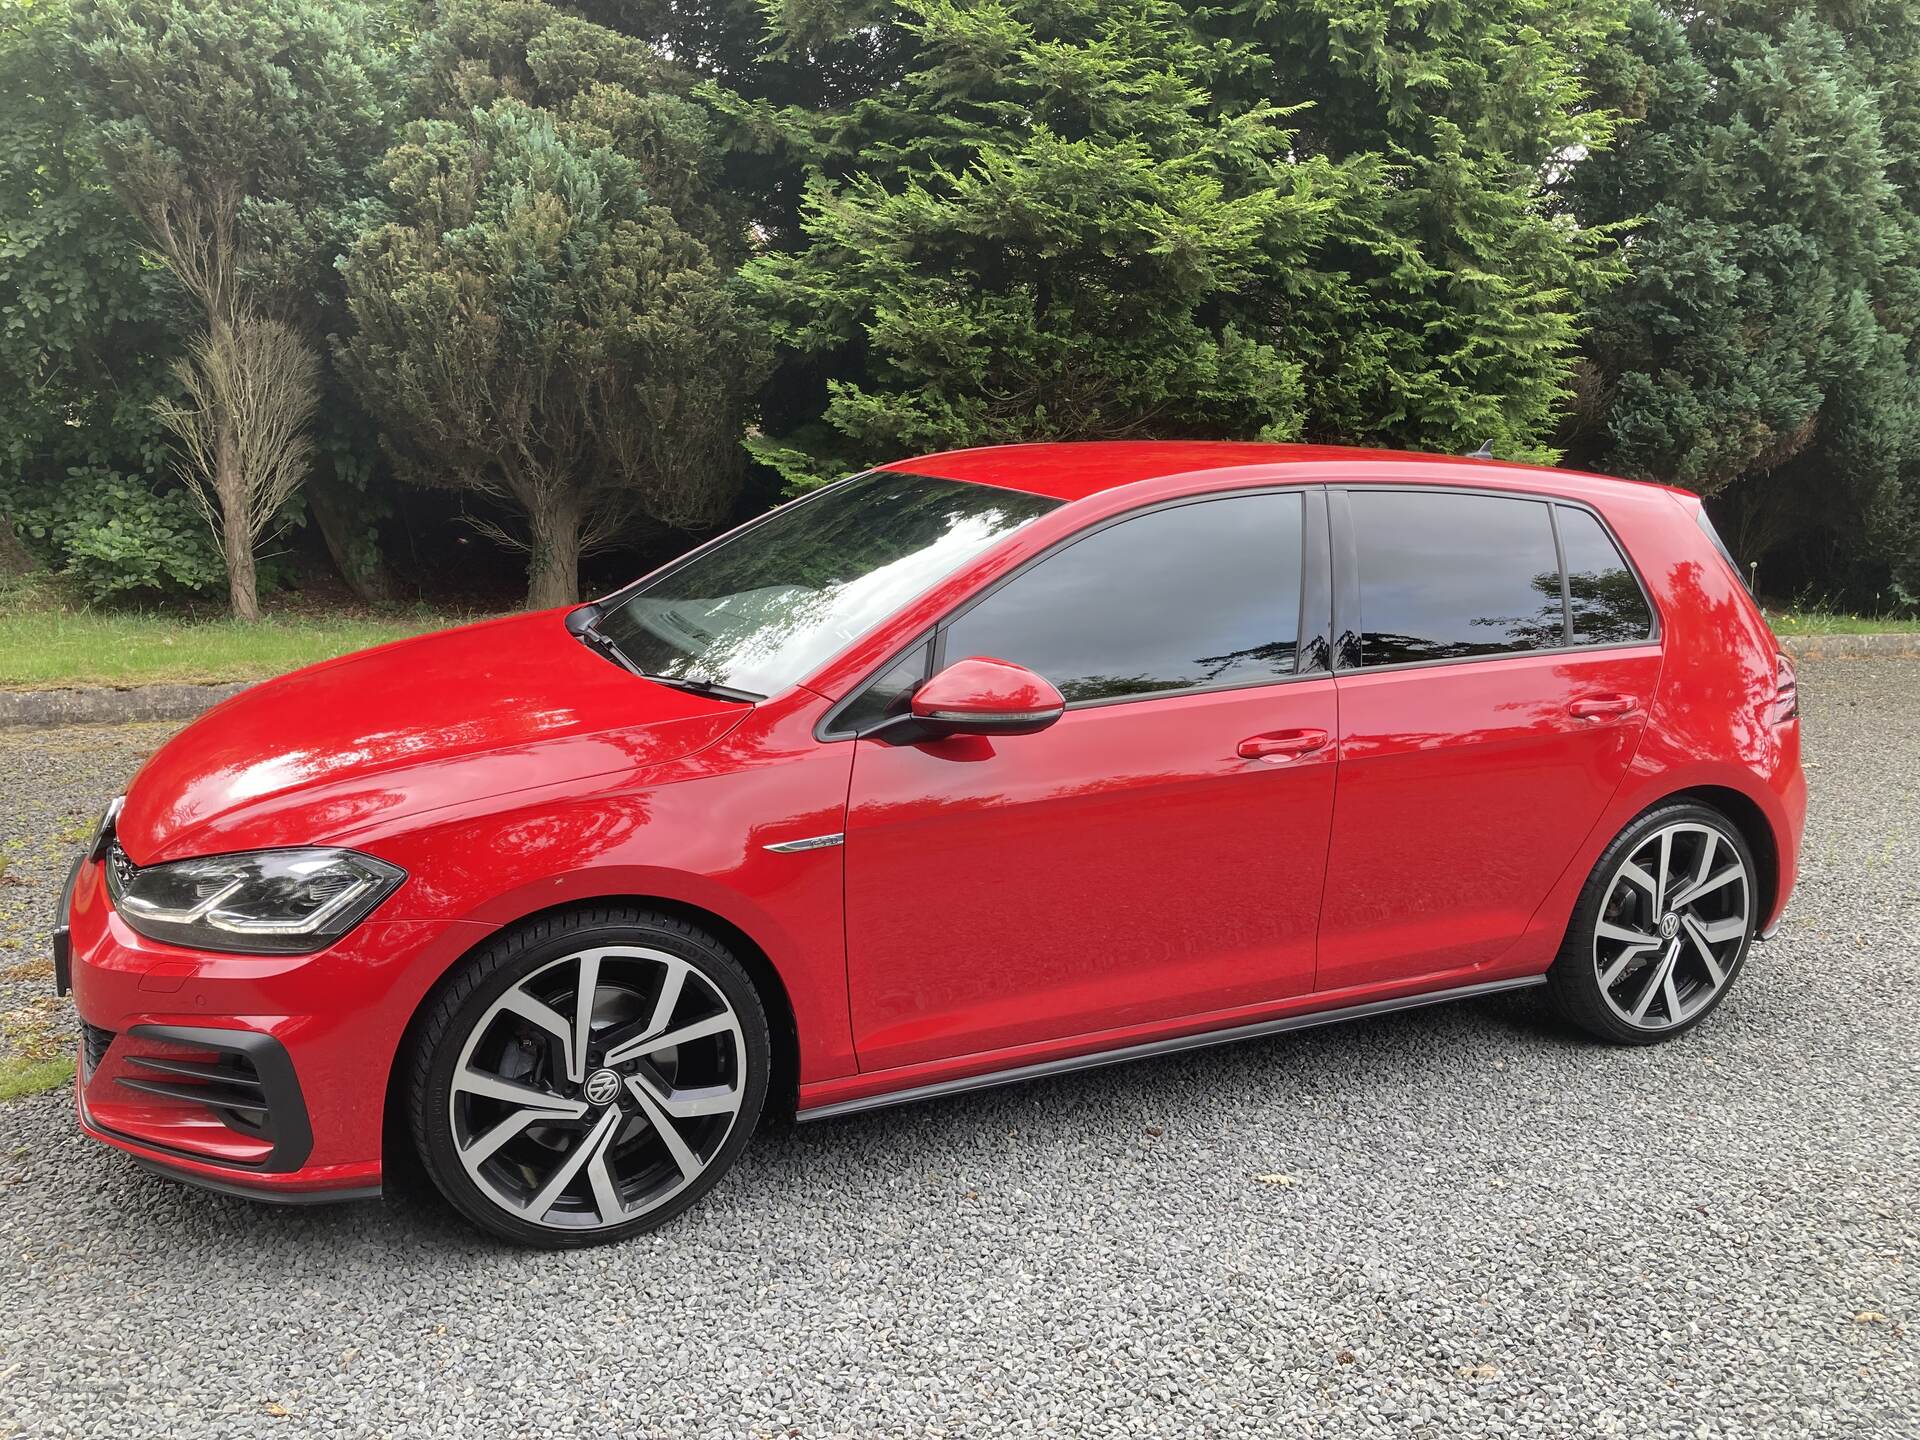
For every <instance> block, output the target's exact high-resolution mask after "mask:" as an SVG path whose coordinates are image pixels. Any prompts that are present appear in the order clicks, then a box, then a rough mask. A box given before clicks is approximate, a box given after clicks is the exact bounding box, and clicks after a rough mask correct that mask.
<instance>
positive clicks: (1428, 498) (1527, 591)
mask: <svg viewBox="0 0 1920 1440" xmlns="http://www.w3.org/2000/svg"><path fill="white" fill-rule="evenodd" d="M1349 501H1350V505H1351V509H1352V514H1353V525H1354V543H1355V551H1356V555H1357V559H1358V565H1359V582H1360V621H1361V625H1362V627H1363V628H1362V634H1361V642H1360V645H1361V650H1360V656H1361V663H1362V664H1363V665H1414V664H1419V663H1421V662H1423V661H1429V660H1457V659H1464V658H1469V657H1472V656H1476V655H1505V654H1510V653H1512V652H1514V651H1525V650H1545V649H1553V648H1555V647H1557V646H1559V645H1561V644H1563V643H1564V636H1565V626H1564V619H1563V614H1562V611H1561V605H1560V565H1559V560H1558V557H1557V556H1556V555H1555V553H1554V546H1553V524H1552V519H1551V517H1550V516H1549V515H1548V512H1547V506H1546V503H1545V502H1544V501H1539V500H1528V499H1520V498H1514V499H1508V498H1506V497H1504V496H1492V495H1475V494H1470V493H1454V492H1447V491H1439V490H1355V491H1353V492H1351V495H1350V497H1349Z"/></svg>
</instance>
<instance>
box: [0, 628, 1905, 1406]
mask: <svg viewBox="0 0 1920 1440" xmlns="http://www.w3.org/2000/svg"><path fill="white" fill-rule="evenodd" d="M1802 683H1803V691H1802V693H1803V695H1804V696H1805V700H1806V704H1807V707H1808V711H1809V720H1808V729H1809V732H1810V737H1811V753H1812V757H1813V760H1814V764H1815V767H1816V768H1814V769H1813V771H1812V777H1813V781H1814V789H1815V803H1816V810H1815V818H1814V821H1813V824H1812V827H1811V829H1810V832H1809V838H1808V852H1807V861H1806V865H1805V869H1804V871H1803V875H1802V884H1801V891H1800V894H1799V898H1798V900H1797V901H1796V903H1795V906H1794V909H1793V911H1792V913H1791V916H1790V919H1789V922H1788V925H1787V927H1786V929H1785V931H1784V932H1783V934H1782V936H1781V937H1780V939H1779V940H1778V941H1777V942H1775V943H1774V944H1772V945H1770V946H1768V947H1766V948H1764V949H1762V950H1760V951H1759V952H1758V953H1757V954H1756V956H1755V960H1754V963H1753V964H1752V965H1751V967H1750V968H1749V970H1748V971H1747V974H1746V976H1745V977H1744V978H1743V980H1742V981H1741V983H1740V985H1739V987H1738V988H1737V989H1736V991H1735V993H1734V995H1733V997H1732V999H1731V1000H1730V1001H1729V1003H1728V1005H1727V1007H1726V1008H1725V1009H1723V1010H1722V1011H1721V1013H1720V1014H1719V1015H1718V1016H1716V1017H1715V1018H1714V1019H1713V1020H1712V1021H1711V1022H1709V1023H1708V1024H1707V1025H1706V1026H1705V1027H1704V1028H1702V1029H1701V1030H1699V1031H1696V1032H1695V1033H1694V1034H1692V1035H1690V1036H1688V1037H1686V1038H1684V1039H1682V1040H1680V1041H1678V1042H1676V1043H1673V1044H1670V1045H1667V1046H1664V1047H1658V1048H1655V1049H1652V1050H1648V1051H1634V1052H1628V1051H1623V1050H1609V1049H1604V1048H1601V1047H1599V1046H1595V1045H1591V1044H1587V1043H1585V1042H1583V1041H1581V1040H1579V1039H1577V1038H1575V1037H1574V1036H1573V1035H1571V1034H1570V1033H1569V1032H1568V1031H1566V1030H1565V1029H1563V1028H1562V1027H1561V1026H1559V1025H1558V1024H1557V1023H1555V1022H1554V1021H1552V1020H1551V1019H1549V1018H1547V1017H1546V1016H1545V1014H1544V1013H1543V1011H1542V1008H1541V1006H1540V1005H1539V1003H1538V1001H1537V1000H1536V998H1534V997H1533V996H1515V997H1504V998H1502V999H1499V1000H1494V1001H1486V1002H1481V1003H1477V1004H1469V1005H1463V1006H1456V1007H1452V1008H1445V1009H1439V1010H1434V1011H1427V1012H1421V1013H1416V1014H1410V1015H1402V1016H1397V1017H1390V1018H1386V1019H1381V1020H1377V1021H1372V1022H1367V1023H1363V1024H1358V1025H1350V1026H1346V1027H1343V1028H1339V1029H1335V1030H1326V1031H1317V1032H1311V1033H1307V1034H1303V1035H1297V1036H1292V1037H1287V1038H1282V1039H1278V1040H1275V1041H1271V1042H1266V1043H1253V1044H1248V1045H1243V1046H1240V1047H1237V1048H1232V1049H1227V1050H1220V1051H1213V1052H1205V1053H1199V1054H1192V1055H1187V1056H1183V1057H1179V1058H1175V1059H1169V1060H1165V1061H1159V1062H1152V1063H1147V1064H1141V1065H1135V1066H1131V1067H1127V1068H1124V1069H1118V1070H1109V1071H1104V1072H1099V1073H1095V1074H1091V1075H1084V1076H1079V1077H1074V1078H1069V1079H1062V1080H1056V1081H1051V1082H1046V1083H1042V1084H1037V1085H1032V1086H1028V1087H1026V1088H1023V1089H1018V1090H1008V1091H1000V1092H993V1093H989V1094H985V1095H981V1096H975V1097H970V1098H963V1099H957V1100H950V1101H946V1102H943V1103H939V1104H934V1105H928V1106H922V1107H919V1108H916V1109H909V1110H899V1111H892V1112H885V1113H881V1114H877V1115H871V1116H867V1117H861V1118H853V1119H847V1120H842V1121H837V1122H829V1123H824V1124H819V1125H814V1126H808V1127H801V1128H799V1129H795V1130H791V1131H784V1132H777V1133H774V1134H771V1135H767V1136H763V1137H762V1138H761V1141H760V1143H758V1144H757V1145H756V1147H755V1148H754V1150H752V1151H750V1152H749V1155H748V1158H747V1161H746V1163H745V1164H744V1165H743V1167H742V1169H741V1170H740V1171H739V1172H738V1173H737V1174H736V1175H735V1176H734V1177H732V1178H731V1179H730V1180H729V1181H728V1182H727V1183H725V1184H724V1185H722V1186H721V1188H720V1190H719V1191H718V1192H716V1193H715V1194H714V1195H713V1196H712V1197H710V1198H709V1199H708V1200H707V1201H706V1202H705V1203H704V1204H703V1205H702V1206H701V1207H699V1208H697V1209H696V1210H695V1211H694V1212H693V1213H692V1214H691V1215H689V1216H687V1217H686V1218H684V1219H683V1220H681V1221H679V1222H678V1223H676V1224H675V1225H673V1226H672V1227H671V1228H670V1229H669V1230H668V1231H667V1232H666V1233H664V1234H662V1235H659V1236H654V1237H649V1238H646V1239H643V1240H640V1241H637V1242H634V1243H631V1244H628V1245H626V1246H623V1247H620V1248H616V1249H602V1250H597V1251H592V1252H588V1253H584V1254H573V1255H562V1256H554V1255H541V1254H528V1253H520V1252H515V1251H509V1250H503V1249H499V1248H495V1247H494V1246H492V1245H490V1244H488V1243H486V1242H484V1241H482V1240H480V1239H478V1238H476V1237H475V1236H473V1235H471V1234H469V1233H468V1232H467V1231H466V1230H465V1229H463V1228H462V1227H461V1226H460V1225H459V1224H457V1223H455V1222H454V1221H453V1220H452V1219H450V1218H449V1217H448V1216H447V1215H446V1214H445V1213H444V1212H443V1211H442V1210H441V1209H440V1208H439V1206H438V1205H437V1204H435V1203H433V1202H432V1201H431V1200H429V1199H425V1198H419V1197H414V1198H406V1199H401V1200H397V1201H396V1200H389V1201H387V1202H384V1203H373V1204H363V1205H357V1206H346V1207H338V1208H334V1209H329V1210H323V1211H312V1210H309V1211H286V1210H275V1209H269V1208H265V1207H259V1206H254V1205H250V1204H247V1203H244V1202H239V1201H227V1200H222V1199H218V1198H214V1197H210V1196H206V1195H202V1194H199V1193H197V1192H194V1191H190V1190H187V1189H184V1188H181V1187H179V1186H176V1185H173V1184H170V1183H167V1182H165V1181H162V1180H159V1179H156V1178H152V1177H149V1176H146V1175H144V1174H141V1173H139V1172H137V1171H135V1170H134V1169H133V1168H132V1167H131V1166H130V1165H128V1164H127V1163H126V1162H125V1161H124V1160H123V1159H122V1158H121V1157H119V1156H116V1155H113V1154H109V1153H106V1152H104V1151H101V1150H98V1149H95V1148H93V1147H91V1146H89V1145H85V1144H83V1143H81V1142H80V1141H79V1140H78V1139H77V1138H76V1137H75V1135H74V1133H73V1128H72V1124H71V1120H70V1116H69V1105H68V1101H67V1099H66V1098H65V1097H64V1096H57V1095H49V1096H41V1097H37V1098H34V1099H30V1100H24V1101H20V1102H17V1103H15V1104H13V1105H10V1106H8V1105H0V1194H3V1195H4V1197H5V1198H4V1201H3V1202H0V1207H3V1208H0V1267H4V1269H3V1271H0V1273H3V1274H4V1292H3V1294H0V1302H3V1303H4V1310H3V1311H0V1340H4V1354H3V1355H0V1434H7V1433H20V1434H32V1435H109V1434H113V1435H126V1434H141V1435H161V1434H181V1435H193V1436H203V1435H210V1434H211V1435H222V1436H226V1435H251V1434H256V1433H257V1434H269V1435H277V1436H294V1435H310V1434H311V1435H367V1434H390V1435H409V1436H412V1435H425V1434H472V1435H522V1434H524V1435H614V1434H620V1435H635V1434H641V1435H673V1436H679V1435H703V1436H704V1435H769V1436H771V1435H781V1436H826V1435H835V1436H838V1435H914V1436H922V1435H954V1436H979V1437H985V1440H997V1437H1000V1436H1005V1435H1024V1434H1034V1433H1044V1434H1059V1435H1099V1436H1109V1435H1179V1436H1198V1435H1214V1434H1229V1433H1246V1434H1259V1435H1277V1436H1326V1437H1342V1440H1345V1437H1359V1436H1373V1435H1394V1436H1427V1437H1434V1440H1440V1437H1447V1440H1452V1437H1459V1436H1479V1435H1508V1436H1521V1435H1526V1436H1535V1435H1539V1436H1554V1437H1561V1436H1576V1435H1583V1436H1584V1435H1632V1436H1647V1435H1660V1436H1668V1435H1671V1436H1686V1437H1708V1440H1713V1437H1736V1436H1759V1435H1768V1436H1793V1437H1803V1436H1805V1437H1816V1436H1836V1437H1838V1436H1845V1437H1880V1436H1903V1437H1911V1436H1916V1435H1920V1364H1917V1363H1916V1354H1915V1328H1916V1326H1920V1104H1917V1103H1916V1100H1917V1098H1920V1097H1917V1094H1916V1091H1917V1090H1920V1087H1917V1086H1916V1079H1917V1078H1920V1043H1916V1042H1917V1041H1920V1023H1917V1022H1916V1011H1917V1010H1920V1006H1916V995H1915V989H1916V985H1915V976H1916V968H1917V967H1920V664H1914V663H1912V662H1833V663H1828V664H1822V665H1814V666H1809V667H1807V668H1806V669H1805V670H1804V671H1803V674H1802ZM156 733H158V732H155V731H154V730H153V729H152V728H151V727H147V728H145V729H139V728H131V727H130V728H128V729H126V730H111V731H107V730H102V731H89V732H77V731H68V732H64V733H51V734H40V735H33V736H26V735H16V736H7V737H0V813H4V814H8V815H11V816H13V817H14V818H13V819H12V820H11V821H10V822H9V823H10V825H11V826H12V827H13V828H14V829H15V830H16V831H17V832H18V833H17V834H16V835H15V841H16V842H17V843H18V845H19V849H20V852H21V853H22V854H26V855H34V856H38V855H39V854H40V853H41V852H42V851H46V850H51V849H57V848H59V847H57V846H54V845H53V843H52V841H51V839H50V833H51V828H52V827H57V826H60V825H63V824H69V823H72V821H71V818H70V817H75V816H78V817H81V819H84V817H85V815H86V814H87V813H88V812H90V811H91V810H92V809H93V808H94V807H95V805H96V804H97V803H98V801H99V799H100V798H101V797H103V796H104V795H106V794H107V793H109V791H110V790H111V788H112V787H113V785H114V783H115V782H116V781H117V780H118V779H119V778H121V777H122V776H123V775H124V774H125V773H126V772H127V771H128V770H129V769H130V768H131V767H132V765H133V764H134V763H135V761H136V759H137V757H138V755H139V754H140V753H141V752H143V751H144V750H146V749H147V748H150V746H151V745H152V744H153V743H154V736H155V734H156ZM19 874H20V875H21V876H23V877H24V878H26V879H27V880H28V882H29V883H28V884H27V885H26V886H23V887H15V888H11V889H5V888H0V904H3V905H4V906H5V909H4V912H0V925H4V926H5V927H7V928H6V936H7V938H10V939H14V940H17V941H19V942H21V943H23V944H27V945H29V946H31V945H34V944H37V940H36V939H35V937H36V935H37V932H38V927H39V924H40V921H39V916H40V914H41V911H42V908H43V907H44V906H45V905H46V904H47V903H48V901H49V898H50V891H49V887H50V885H51V883H52V880H51V877H52V876H53V875H54V874H55V871H54V869H53V868H52V867H51V865H49V864H44V863H41V862H40V861H39V860H32V861H22V862H21V863H20V868H19ZM22 901H25V902H30V903H29V904H28V906H27V909H26V911H25V912H24V913H23V912H22V909H21V902H22ZM9 983H13V984H16V985H17V984H18V983H23V982H19V981H14V982H9ZM8 1003H9V1004H12V1003H14V1002H13V1001H11V1000H10V1001H9V1002H8Z"/></svg>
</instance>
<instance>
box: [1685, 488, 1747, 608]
mask: <svg viewBox="0 0 1920 1440" xmlns="http://www.w3.org/2000/svg"><path fill="white" fill-rule="evenodd" d="M1693 523H1694V524H1696V525H1698V526H1699V527H1700V533H1701V534H1702V535H1705V536H1706V537H1707V539H1708V540H1709V541H1711V542H1712V544H1713V548H1714V549H1715V550H1718V551H1719V552H1720V558H1721V559H1722V560H1724V561H1726V562H1727V568H1728V569H1729V570H1731V571H1733V573H1734V578H1736V579H1737V580H1739V582H1740V587H1741V588H1742V589H1743V590H1748V591H1751V590H1752V589H1753V586H1752V585H1751V584H1749V583H1748V579H1749V577H1748V575H1747V572H1746V571H1744V570H1742V569H1741V568H1740V562H1739V561H1738V560H1735V559H1734V558H1733V552H1732V551H1731V550H1729V549H1727V542H1726V541H1724V540H1722V539H1721V538H1720V532H1719V531H1718V530H1716V529H1714V528H1713V519H1712V517H1711V516H1709V515H1708V514H1707V507H1706V506H1704V505H1701V506H1698V507H1696V508H1695V510H1694V512H1693Z"/></svg>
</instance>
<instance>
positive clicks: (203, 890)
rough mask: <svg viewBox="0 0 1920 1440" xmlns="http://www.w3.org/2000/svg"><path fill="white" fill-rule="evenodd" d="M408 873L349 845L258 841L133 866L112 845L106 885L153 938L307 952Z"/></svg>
mask: <svg viewBox="0 0 1920 1440" xmlns="http://www.w3.org/2000/svg"><path fill="white" fill-rule="evenodd" d="M406 878H407V872H406V871H404V870H402V869H400V868H399V867H398V866H396V865H389V864H387V862H386V861H384V860H376V859H374V858H373V857H372V856H371V855H361V854H358V853H356V852H355V851H352V850H321V849H309V850H259V851H255V852H254V853H252V854H250V855H209V856H207V857H206V858H204V859H199V860H176V861H174V862H173V863H172V864H169V865H149V866H147V867H146V868H145V869H141V868H139V867H137V866H135V865H134V864H133V863H132V862H131V861H129V860H128V859H127V857H126V856H125V855H124V854H122V853H121V851H120V847H119V846H117V845H116V846H114V847H113V849H112V851H111V853H110V854H109V855H108V856H107V893H108V894H109V895H111V896H112V897H113V908H114V909H115V910H117V911H119V912H120V918H121V919H122V920H124V921H126V922H127V924H128V925H130V926H132V927H133V928H134V929H135V930H137V931H138V932H139V933H140V934H142V935H145V936H146V937H147V938H148V939H150V940H166V941H169V942H171V943H173V944H176V945H191V946H193V947H194V948H196V949H200V950H237V951H240V952H242V953H244V954H255V955H259V954H275V955H286V954H296V955H297V954H303V953H305V952H306V951H309V950H319V949H321V948H323V947H324V946H327V945H330V944H332V943H333V942H334V941H335V940H338V939H339V938H340V937H341V936H342V935H344V934H346V933H347V932H348V931H349V930H351V929H353V927H354V926H356V925H358V924H359V923H360V922H361V921H362V920H364V919H366V918H367V916H368V915H369V914H371V913H372V911H373V907H374V906H376V905H378V904H379V903H380V902H381V901H382V900H384V899H386V898H387V896H389V895H391V894H392V893H393V892H394V891H395V890H397V889H398V888H399V886H400V882H401V881H402V880H404V879H406Z"/></svg>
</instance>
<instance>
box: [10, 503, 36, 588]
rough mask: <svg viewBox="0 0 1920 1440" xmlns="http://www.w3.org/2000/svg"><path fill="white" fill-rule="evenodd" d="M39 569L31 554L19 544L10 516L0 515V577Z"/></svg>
mask: <svg viewBox="0 0 1920 1440" xmlns="http://www.w3.org/2000/svg"><path fill="white" fill-rule="evenodd" d="M37 569H39V564H38V562H37V561H35V560H34V558H33V552H31V551H30V550H28V549H27V547H26V546H25V545H23V544H21V543H20V536H19V533H18V532H17V531H16V530H15V529H14V528H13V517H12V516H11V515H0V576H14V575H25V574H27V573H29V572H30V571H33V570H37Z"/></svg>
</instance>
